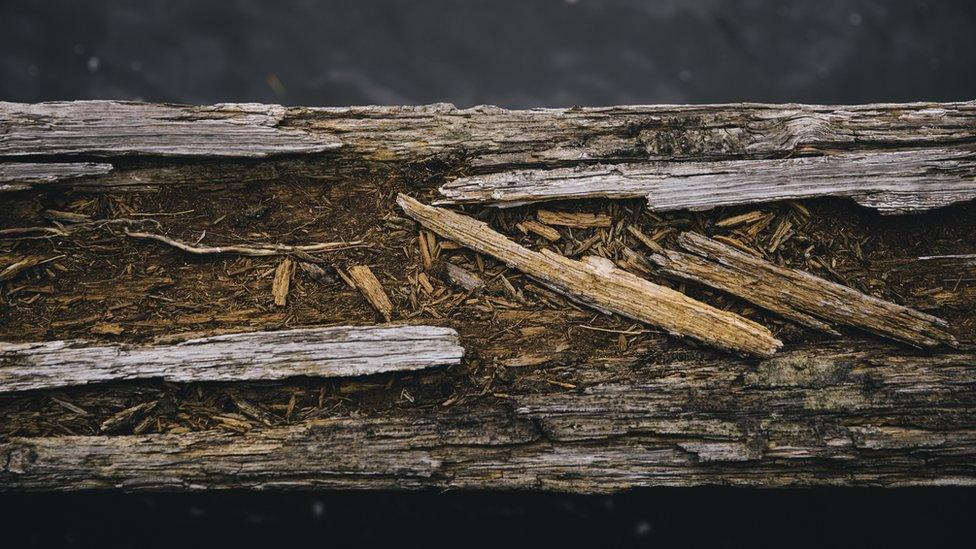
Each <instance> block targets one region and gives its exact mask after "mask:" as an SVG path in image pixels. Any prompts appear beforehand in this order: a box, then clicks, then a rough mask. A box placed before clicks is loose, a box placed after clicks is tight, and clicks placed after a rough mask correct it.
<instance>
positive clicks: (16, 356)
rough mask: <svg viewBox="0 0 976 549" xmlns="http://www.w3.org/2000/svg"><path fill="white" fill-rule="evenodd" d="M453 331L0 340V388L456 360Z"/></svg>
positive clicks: (391, 367) (341, 372) (334, 371)
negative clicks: (161, 341) (155, 340)
mask: <svg viewBox="0 0 976 549" xmlns="http://www.w3.org/2000/svg"><path fill="white" fill-rule="evenodd" d="M462 354H464V350H463V349H462V348H461V347H460V346H459V345H458V335H457V332H455V331H454V330H452V329H450V328H440V327H435V326H337V327H330V328H302V329H295V330H284V331H278V332H251V333H240V334H228V335H220V336H214V337H205V338H200V339H191V340H189V341H185V342H182V343H178V344H175V345H157V346H129V345H97V344H91V343H85V342H83V341H50V342H42V343H0V392H10V391H26V390H31V389H48V388H52V387H65V386H71V385H86V384H89V383H99V382H105V381H119V380H127V379H149V378H161V379H164V380H168V381H175V382H192V381H248V380H272V379H284V378H287V377H294V376H318V377H340V376H359V375H367V374H373V373H378V372H389V371H404V370H417V369H422V368H428V367H431V366H440V365H447V364H458V363H459V362H460V359H461V355H462Z"/></svg>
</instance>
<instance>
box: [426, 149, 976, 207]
mask: <svg viewBox="0 0 976 549" xmlns="http://www.w3.org/2000/svg"><path fill="white" fill-rule="evenodd" d="M974 136H976V133H974ZM440 192H441V194H442V195H443V197H444V199H443V200H439V201H437V202H435V203H442V204H466V203H483V204H492V205H496V206H516V205H520V204H526V203H532V202H543V201H549V200H567V199H586V198H647V203H648V205H649V207H650V209H651V210H654V211H669V210H680V209H691V210H704V209H710V208H714V207H717V206H732V205H743V204H754V203H761V202H773V201H778V200H793V199H805V198H819V197H825V196H839V197H849V198H852V199H853V200H854V201H856V202H857V203H859V204H861V205H863V206H867V207H870V208H875V209H877V210H878V211H880V212H881V213H884V214H898V213H905V212H914V211H922V210H928V209H932V208H938V207H942V206H947V205H949V204H954V203H956V202H962V201H967V200H972V199H973V198H976V147H974V146H972V145H958V146H953V147H939V148H931V149H922V150H907V151H891V152H870V153H862V152H837V153H832V154H830V155H827V156H816V157H806V158H789V159H770V160H730V161H714V162H678V163H675V162H647V163H640V164H614V165H605V166H581V167H577V168H561V169H553V170H517V171H510V172H502V173H492V174H488V175H476V176H470V177H461V178H458V179H455V180H453V181H450V182H448V183H446V184H445V185H443V186H441V188H440Z"/></svg>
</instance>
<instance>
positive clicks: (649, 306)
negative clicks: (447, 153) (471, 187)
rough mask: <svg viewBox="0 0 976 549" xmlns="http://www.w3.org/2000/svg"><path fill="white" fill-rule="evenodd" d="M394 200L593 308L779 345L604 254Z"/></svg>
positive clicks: (759, 329) (770, 348)
mask: <svg viewBox="0 0 976 549" xmlns="http://www.w3.org/2000/svg"><path fill="white" fill-rule="evenodd" d="M397 203H398V204H400V207H401V208H403V211H404V212H406V214H407V215H408V216H410V217H411V218H413V219H414V220H415V221H417V222H418V223H420V224H421V225H423V226H425V227H427V228H428V229H430V230H432V231H434V232H435V233H437V234H439V235H441V236H442V237H444V238H446V239H448V240H453V241H455V242H458V243H459V244H461V245H463V246H467V247H468V248H471V249H473V250H475V251H478V252H481V253H483V254H487V255H490V256H492V257H494V258H495V259H498V260H499V261H502V262H504V263H505V264H507V265H509V266H510V267H512V268H515V269H518V270H520V271H522V272H524V273H525V274H527V275H529V276H531V277H532V278H535V279H536V280H538V281H540V282H542V283H543V284H545V285H546V286H548V287H550V288H552V289H554V290H556V291H558V292H560V293H563V294H565V295H566V296H568V297H570V298H572V299H573V300H575V301H578V302H580V303H583V304H585V305H588V306H590V307H593V308H594V309H597V310H599V311H602V312H606V313H617V314H621V315H624V316H626V317H628V318H633V319H634V320H639V321H641V322H646V323H648V324H652V325H654V326H658V327H660V328H664V329H665V330H667V331H668V332H669V333H671V334H674V335H678V336H685V337H691V338H693V339H696V340H698V341H701V342H704V343H707V344H709V345H712V346H714V347H717V348H719V349H724V350H727V351H733V352H738V353H749V354H753V355H759V356H768V355H771V354H773V353H775V352H776V349H778V348H779V347H780V346H781V345H782V343H781V342H780V341H779V340H777V339H776V338H774V337H773V336H772V334H771V333H769V330H767V329H766V328H764V327H763V326H760V325H759V324H756V323H755V322H752V321H750V320H748V319H745V318H743V317H741V316H739V315H737V314H735V313H730V312H727V311H722V310H719V309H716V308H714V307H712V306H710V305H706V304H705V303H702V302H700V301H696V300H694V299H691V298H690V297H688V296H686V295H684V294H682V293H680V292H676V291H674V290H672V289H670V288H667V287H664V286H660V285H657V284H654V283H652V282H650V281H647V280H644V279H642V278H640V277H637V276H635V275H633V274H631V273H628V272H627V271H624V270H622V269H618V268H617V267H615V266H614V265H613V263H612V262H611V261H610V260H608V259H606V258H602V257H597V256H590V257H586V258H584V259H583V261H574V260H572V259H568V258H566V257H564V256H561V255H559V254H556V253H553V252H551V251H549V250H543V251H542V252H536V251H533V250H530V249H528V248H524V247H522V246H520V245H518V244H516V243H515V242H512V241H511V240H509V239H508V238H506V237H505V236H504V235H502V234H500V233H498V232H495V231H494V230H492V229H491V228H490V227H489V226H488V225H487V224H485V223H483V222H481V221H478V220H476V219H473V218H470V217H467V216H464V215H460V214H457V213H455V212H452V211H449V210H445V209H443V208H437V207H433V206H425V205H423V204H421V203H420V202H418V201H416V200H414V199H413V198H410V197H408V196H406V195H403V194H401V195H400V196H399V197H397Z"/></svg>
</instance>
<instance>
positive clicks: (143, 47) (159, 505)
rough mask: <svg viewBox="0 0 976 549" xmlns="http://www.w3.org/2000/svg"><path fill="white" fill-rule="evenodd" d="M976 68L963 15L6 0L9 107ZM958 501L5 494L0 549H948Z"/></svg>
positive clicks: (801, 7) (482, 97) (757, 85)
mask: <svg viewBox="0 0 976 549" xmlns="http://www.w3.org/2000/svg"><path fill="white" fill-rule="evenodd" d="M974 69H976V2H972V1H934V0H932V1H927V2H923V1H907V0H906V1H889V2H882V1H837V0H827V1H798V0H797V1H780V2H776V1H731V2H721V1H717V0H688V1H679V0H660V1H650V2H638V1H636V0H574V1H565V0H546V1H542V0H540V1H529V0H522V1H518V0H495V1H475V0H471V1H462V0H455V1H449V0H434V1H427V0H424V1H405V0H404V1H395V0H371V1H352V0H350V1H338V0H336V1H326V2H313V1H309V0H287V1H285V0H282V1H263V2H260V1H256V0H249V1H245V0H238V1H221V0H207V1H204V0H195V1H194V0H169V1H158V0H156V1H149V0H132V1H120V0H104V1H100V2H83V1H68V0H47V1H41V0H19V1H12V0H0V100H9V101H41V100H56V99H144V100H152V101H175V102H187V103H213V102H222V101H260V102H277V103H284V104H302V105H353V104H420V103H430V102H437V101H448V102H453V103H456V104H458V105H461V106H469V105H475V104H481V103H489V104H496V105H501V106H506V107H535V106H569V105H598V104H622V103H704V102H730V101H769V102H792V101H795V102H812V103H864V102H874V101H914V100H940V101H942V100H967V99H974V98H976V71H974ZM0 420H2V418H0ZM973 503H974V493H973V492H972V491H970V490H960V489H924V490H922V489H918V490H916V489H912V490H839V489H821V490H772V491H763V490H739V489H727V488H699V489H690V490H673V489H652V490H638V491H634V492H628V493H623V494H618V495H613V496H568V495H562V494H541V493H511V492H502V493H471V492H461V493H446V494H441V493H435V492H413V493H392V492H361V493H348V492H322V493H309V492H284V493H280V492H271V493H242V492H222V493H197V494H151V495H120V494H112V493H84V494H0V546H2V547H11V548H14V547H25V546H39V547H49V546H61V545H66V546H75V547H89V546H90V547H169V548H184V547H196V546H208V547H221V546H225V545H265V546H269V545H272V544H273V545H274V546H282V545H284V544H289V545H298V544H303V545H304V544H306V543H314V544H315V545H327V546H339V547H345V546H350V545H361V546H366V547H370V546H372V545H379V544H383V545H387V546H403V547H416V546H430V545H434V546H438V545H453V546H458V547H465V546H486V545H492V546H498V545H500V544H505V545H511V544H516V545H526V544H529V543H532V544H535V545H540V544H543V546H550V545H556V544H559V545H571V546H579V545H591V546H594V547H604V546H607V547H614V546H642V545H650V544H654V543H657V544H660V543H669V544H677V543H680V544H681V545H683V546H690V547H695V546H700V545H713V546H719V547H738V546H745V545H748V546H754V547H764V546H792V547H796V546H818V547H823V546H827V547H833V546H865V547H871V546H877V545H902V544H906V543H907V544H914V545H923V546H930V545H934V546H940V545H948V544H949V543H950V541H951V537H952V536H954V535H959V534H962V533H965V531H966V529H967V528H968V527H969V525H970V518H971V515H972V511H973V509H974V506H973ZM971 544H972V542H971V541H970V542H969V543H966V544H965V545H966V546H970V545H971Z"/></svg>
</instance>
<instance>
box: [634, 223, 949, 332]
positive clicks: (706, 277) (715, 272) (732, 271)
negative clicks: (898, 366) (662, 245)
mask: <svg viewBox="0 0 976 549" xmlns="http://www.w3.org/2000/svg"><path fill="white" fill-rule="evenodd" d="M678 244H679V245H680V246H681V247H682V248H684V249H685V250H687V251H689V252H691V253H682V252H677V251H673V250H666V251H662V252H660V253H655V254H653V255H651V256H650V260H651V261H652V262H653V263H655V264H656V265H658V266H659V267H660V272H661V273H662V274H664V275H666V276H669V277H672V278H676V279H679V280H687V281H691V282H696V283H699V284H704V285H706V286H710V287H713V288H716V289H719V290H722V291H724V292H727V293H730V294H732V295H736V296H738V297H741V298H743V299H745V300H747V301H751V302H752V303H755V304H756V305H759V306H761V307H763V308H765V309H768V310H770V311H773V312H775V313H778V314H780V315H782V316H784V317H786V318H789V319H791V320H793V321H795V322H797V323H799V324H802V325H804V326H808V327H810V328H814V329H816V330H821V331H824V332H827V333H830V334H834V335H839V334H838V333H837V331H836V330H834V329H833V328H832V327H831V326H830V324H829V323H828V322H834V323H838V324H846V325H849V326H855V327H858V328H861V329H863V330H866V331H868V332H871V333H874V334H878V335H881V336H884V337H889V338H892V339H896V340H899V341H903V342H905V343H910V344H912V345H916V346H919V347H935V346H938V345H943V344H947V345H955V343H956V340H955V338H954V337H953V336H952V334H951V333H950V332H949V325H948V323H947V322H945V321H944V320H942V319H940V318H937V317H934V316H932V315H928V314H925V313H922V312H919V311H916V310H914V309H910V308H908V307H904V306H901V305H896V304H894V303H891V302H888V301H884V300H881V299H878V298H876V297H873V296H870V295H867V294H863V293H861V292H858V291H857V290H854V289H852V288H849V287H847V286H843V285H841V284H837V283H835V282H831V281H829V280H824V279H823V278H820V277H817V276H814V275H812V274H810V273H807V272H804V271H800V270H798V269H790V268H786V267H780V266H778V265H774V264H773V263H770V262H768V261H766V260H764V259H760V258H757V257H754V256H751V255H749V254H746V253H743V252H741V251H739V250H737V249H735V248H733V247H732V246H728V245H726V244H723V243H721V242H718V241H717V240H713V239H711V238H708V237H706V236H702V235H700V234H697V233H691V232H686V233H682V234H681V235H680V236H679V237H678ZM821 319H822V320H821ZM825 321H827V322H825Z"/></svg>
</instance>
